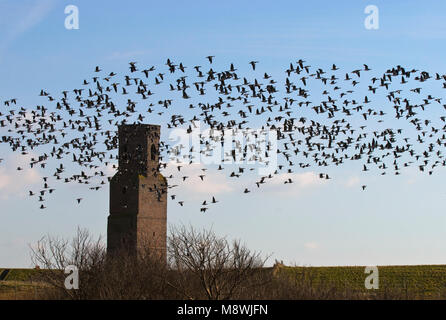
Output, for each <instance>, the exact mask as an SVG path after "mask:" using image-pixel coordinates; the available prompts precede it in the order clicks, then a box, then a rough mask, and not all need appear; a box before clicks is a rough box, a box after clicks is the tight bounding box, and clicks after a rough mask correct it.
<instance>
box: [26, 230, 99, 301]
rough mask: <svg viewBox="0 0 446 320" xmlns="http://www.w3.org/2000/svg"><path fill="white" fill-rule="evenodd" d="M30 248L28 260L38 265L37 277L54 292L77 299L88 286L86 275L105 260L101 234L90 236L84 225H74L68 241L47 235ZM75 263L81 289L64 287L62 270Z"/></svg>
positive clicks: (91, 274)
mask: <svg viewBox="0 0 446 320" xmlns="http://www.w3.org/2000/svg"><path fill="white" fill-rule="evenodd" d="M30 248H31V260H32V262H33V264H34V265H36V266H39V267H40V269H39V275H38V277H39V280H41V281H43V282H45V283H47V284H49V285H50V286H51V287H52V288H53V289H54V294H56V295H57V296H65V297H66V298H70V299H79V298H81V296H82V295H83V294H85V292H87V291H88V290H89V288H88V284H89V283H90V281H88V278H89V277H92V276H94V274H95V273H96V272H97V271H98V270H100V269H101V268H102V266H103V264H104V262H105V247H104V245H103V243H102V239H101V237H99V238H98V239H97V240H93V237H92V236H91V234H90V233H89V232H88V230H86V229H81V228H78V229H77V233H76V235H75V236H74V238H73V239H72V241H71V243H70V241H69V240H67V239H63V238H59V237H53V236H50V235H47V236H45V237H43V238H42V239H40V240H39V241H38V242H37V244H36V245H35V246H34V247H33V246H30ZM70 265H72V266H76V268H77V269H78V271H79V274H82V277H83V279H84V283H85V284H86V285H84V286H83V287H82V289H80V290H68V289H67V288H65V278H66V276H67V275H66V274H65V273H64V271H65V268H66V267H67V266H70Z"/></svg>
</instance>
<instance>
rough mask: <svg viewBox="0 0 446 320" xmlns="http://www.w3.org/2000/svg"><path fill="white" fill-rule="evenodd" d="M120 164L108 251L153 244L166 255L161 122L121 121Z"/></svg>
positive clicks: (134, 249) (113, 189) (112, 190)
mask: <svg viewBox="0 0 446 320" xmlns="http://www.w3.org/2000/svg"><path fill="white" fill-rule="evenodd" d="M118 139H119V168H118V172H117V173H116V174H115V175H114V176H113V178H112V179H111V181H110V215H109V216H108V226H107V252H108V253H113V252H114V251H116V250H117V249H121V248H126V249H127V250H130V251H131V252H132V253H135V254H136V253H137V252H138V250H140V249H141V248H142V247H143V246H144V247H150V248H151V249H152V252H157V253H158V254H160V255H161V257H162V258H164V259H165V256H166V236H167V234H166V233H167V230H166V229H167V182H166V179H165V178H164V177H163V176H162V175H161V173H160V172H159V141H160V126H157V125H143V124H133V125H120V126H119V128H118Z"/></svg>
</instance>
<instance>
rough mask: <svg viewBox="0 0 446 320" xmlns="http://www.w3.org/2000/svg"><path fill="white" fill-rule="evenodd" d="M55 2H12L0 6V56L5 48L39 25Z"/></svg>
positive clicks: (41, 0)
mask: <svg viewBox="0 0 446 320" xmlns="http://www.w3.org/2000/svg"><path fill="white" fill-rule="evenodd" d="M55 4H56V1H55V0H38V1H37V0H35V1H14V2H13V4H9V3H8V4H2V5H0V12H1V13H0V20H2V21H3V23H2V24H1V26H2V29H3V30H4V32H3V36H2V40H1V41H0V54H1V53H2V51H4V50H6V49H7V47H8V46H9V45H10V44H11V42H13V41H14V40H16V39H17V38H18V37H20V36H21V35H22V34H24V33H25V32H27V31H28V30H29V29H31V28H32V27H34V26H36V25H37V24H39V23H40V22H41V21H42V20H43V19H44V18H45V17H46V16H47V15H48V13H49V12H50V11H51V9H52V8H53V7H54V6H55Z"/></svg>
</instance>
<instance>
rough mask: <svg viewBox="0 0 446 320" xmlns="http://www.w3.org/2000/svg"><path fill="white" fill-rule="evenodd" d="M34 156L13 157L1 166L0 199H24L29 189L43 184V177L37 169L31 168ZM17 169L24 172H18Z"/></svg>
mask: <svg viewBox="0 0 446 320" xmlns="http://www.w3.org/2000/svg"><path fill="white" fill-rule="evenodd" d="M31 157H33V155H31V154H28V155H12V156H10V157H9V158H7V159H5V160H4V162H2V163H1V164H0V197H1V198H2V199H6V198H8V197H10V196H21V197H24V196H25V195H26V194H27V193H28V191H29V189H30V188H31V187H33V186H35V185H36V184H39V183H41V181H42V177H41V176H40V173H39V171H38V170H37V169H36V168H30V167H29V162H30V159H31ZM17 167H20V168H22V169H23V170H20V171H19V170H17Z"/></svg>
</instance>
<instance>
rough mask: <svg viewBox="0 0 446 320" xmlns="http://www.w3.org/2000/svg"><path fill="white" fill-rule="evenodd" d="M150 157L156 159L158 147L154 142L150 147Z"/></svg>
mask: <svg viewBox="0 0 446 320" xmlns="http://www.w3.org/2000/svg"><path fill="white" fill-rule="evenodd" d="M150 159H151V160H152V161H155V159H156V147H155V145H154V144H152V147H151V148H150Z"/></svg>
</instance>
